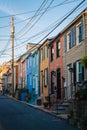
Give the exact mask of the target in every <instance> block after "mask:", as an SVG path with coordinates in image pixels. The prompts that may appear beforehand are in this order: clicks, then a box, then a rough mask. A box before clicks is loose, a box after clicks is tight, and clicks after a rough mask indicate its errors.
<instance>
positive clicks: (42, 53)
mask: <svg viewBox="0 0 87 130" xmlns="http://www.w3.org/2000/svg"><path fill="white" fill-rule="evenodd" d="M40 53H41V55H40V60H41V61H42V56H43V51H42V49H41V51H40Z"/></svg>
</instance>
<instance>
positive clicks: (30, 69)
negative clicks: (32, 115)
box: [26, 43, 39, 103]
mask: <svg viewBox="0 0 87 130" xmlns="http://www.w3.org/2000/svg"><path fill="white" fill-rule="evenodd" d="M34 46H35V44H30V43H29V44H28V46H27V48H28V51H29V54H28V56H27V59H26V63H27V64H26V68H27V72H26V81H27V83H26V84H27V88H28V90H29V93H30V94H31V95H32V100H31V101H32V103H35V100H36V99H37V98H38V96H39V51H38V49H37V48H38V45H36V46H35V47H34Z"/></svg>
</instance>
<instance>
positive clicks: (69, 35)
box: [68, 31, 72, 49]
mask: <svg viewBox="0 0 87 130" xmlns="http://www.w3.org/2000/svg"><path fill="white" fill-rule="evenodd" d="M68 46H69V49H71V47H72V45H71V31H70V32H69V33H68Z"/></svg>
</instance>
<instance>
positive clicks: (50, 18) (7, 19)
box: [0, 0, 87, 65]
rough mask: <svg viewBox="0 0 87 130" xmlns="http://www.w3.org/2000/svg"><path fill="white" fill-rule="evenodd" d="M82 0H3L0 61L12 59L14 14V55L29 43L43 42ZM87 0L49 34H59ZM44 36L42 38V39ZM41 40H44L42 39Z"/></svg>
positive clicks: (83, 6)
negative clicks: (12, 19)
mask: <svg viewBox="0 0 87 130" xmlns="http://www.w3.org/2000/svg"><path fill="white" fill-rule="evenodd" d="M82 1H83V0H26V1H25V0H0V65H1V64H2V63H3V62H4V61H8V60H9V59H11V52H12V51H11V18H12V16H13V17H14V26H15V39H14V44H15V48H14V50H15V58H18V57H19V56H20V55H21V54H23V53H24V52H25V51H26V44H27V43H40V44H41V43H43V41H44V40H45V38H46V37H45V36H46V35H47V34H48V33H49V32H50V31H51V30H52V29H53V28H54V27H55V25H56V24H58V23H59V22H60V21H61V20H62V19H63V18H64V17H65V16H66V15H67V13H69V12H70V11H71V10H72V9H73V8H75V7H76V6H77V5H78V4H79V3H80V2H82ZM86 5H87V0H84V2H83V3H82V4H81V6H79V8H77V10H76V11H75V12H74V13H73V14H72V15H70V16H69V17H68V18H67V19H66V20H65V21H64V22H63V23H62V24H61V25H60V26H58V27H57V28H56V29H55V30H54V31H52V33H50V35H48V36H47V37H54V36H55V35H57V34H58V33H59V32H60V31H61V30H62V29H63V28H64V27H65V26H66V25H67V24H68V23H70V21H72V20H73V19H74V18H75V17H76V16H77V15H78V14H79V13H80V12H81V11H82V10H83V9H85V8H86ZM42 39H43V40H42ZM40 41H41V42H40Z"/></svg>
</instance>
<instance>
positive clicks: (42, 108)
mask: <svg viewBox="0 0 87 130" xmlns="http://www.w3.org/2000/svg"><path fill="white" fill-rule="evenodd" d="M6 96H8V97H10V98H12V99H14V100H16V101H18V102H21V103H23V104H25V105H28V106H30V107H33V108H35V109H38V110H40V111H43V112H46V113H48V114H51V115H52V116H55V117H57V118H60V119H64V120H67V117H68V114H57V112H55V111H53V110H52V109H49V108H44V106H43V105H41V106H39V105H33V104H30V103H27V102H25V101H20V100H17V99H16V98H13V97H12V96H9V95H6Z"/></svg>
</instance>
